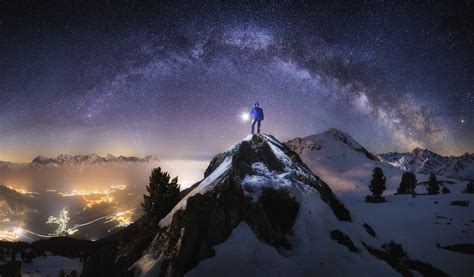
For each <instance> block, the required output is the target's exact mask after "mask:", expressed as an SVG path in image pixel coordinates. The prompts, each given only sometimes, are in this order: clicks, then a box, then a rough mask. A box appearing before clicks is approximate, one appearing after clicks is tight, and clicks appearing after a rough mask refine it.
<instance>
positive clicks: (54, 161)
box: [0, 154, 160, 167]
mask: <svg viewBox="0 0 474 277" xmlns="http://www.w3.org/2000/svg"><path fill="white" fill-rule="evenodd" d="M159 161H160V160H159V159H158V158H157V157H156V156H154V155H149V156H146V157H144V158H138V157H133V156H130V157H126V156H118V157H117V156H114V155H111V154H108V155H107V156H105V157H102V156H99V155H96V154H87V155H69V154H61V155H59V156H57V157H56V158H49V157H44V156H41V155H40V156H37V157H36V158H34V159H33V160H32V161H31V162H30V163H12V162H2V161H0V167H18V166H20V167H21V166H23V167H25V166H39V167H44V166H48V167H56V166H91V165H105V164H122V163H125V164H130V163H149V162H159Z"/></svg>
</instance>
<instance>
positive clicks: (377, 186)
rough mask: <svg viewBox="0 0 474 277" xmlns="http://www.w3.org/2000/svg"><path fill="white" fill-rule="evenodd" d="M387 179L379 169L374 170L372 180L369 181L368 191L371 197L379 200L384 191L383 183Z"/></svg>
mask: <svg viewBox="0 0 474 277" xmlns="http://www.w3.org/2000/svg"><path fill="white" fill-rule="evenodd" d="M386 180H387V178H386V177H385V176H384V174H383V170H382V169H381V168H380V167H376V168H374V171H373V173H372V180H371V181H370V186H369V189H370V191H371V192H372V196H373V197H375V198H380V197H381V196H382V193H383V191H384V190H385V182H386Z"/></svg>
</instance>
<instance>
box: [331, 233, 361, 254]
mask: <svg viewBox="0 0 474 277" xmlns="http://www.w3.org/2000/svg"><path fill="white" fill-rule="evenodd" d="M331 238H332V239H333V240H335V241H337V243H339V244H342V245H344V246H345V247H347V249H349V251H351V252H353V253H358V252H359V249H358V248H357V247H356V246H355V245H354V243H353V242H352V240H351V238H350V237H349V236H348V235H346V234H344V233H343V232H342V231H341V230H333V231H331Z"/></svg>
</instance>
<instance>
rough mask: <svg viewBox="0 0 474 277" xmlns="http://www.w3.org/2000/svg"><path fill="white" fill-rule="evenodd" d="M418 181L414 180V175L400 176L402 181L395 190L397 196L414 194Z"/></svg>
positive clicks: (408, 173)
mask: <svg viewBox="0 0 474 277" xmlns="http://www.w3.org/2000/svg"><path fill="white" fill-rule="evenodd" d="M417 182H418V180H417V179H416V175H415V174H413V173H412V172H404V173H403V175H402V180H401V182H400V186H399V187H398V189H397V193H398V194H415V188H416V183H417Z"/></svg>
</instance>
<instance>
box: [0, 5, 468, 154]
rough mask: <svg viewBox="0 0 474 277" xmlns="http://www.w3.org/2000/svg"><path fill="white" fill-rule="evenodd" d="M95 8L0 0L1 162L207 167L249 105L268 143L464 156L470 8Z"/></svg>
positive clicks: (245, 128)
mask: <svg viewBox="0 0 474 277" xmlns="http://www.w3.org/2000/svg"><path fill="white" fill-rule="evenodd" d="M16 2H23V4H17V3H16ZM104 2H105V1H104ZM108 2H110V3H109V4H106V3H100V2H99V1H56V2H48V1H0V160H10V161H27V160H31V159H32V158H33V157H35V156H36V155H39V154H42V155H46V156H56V155H57V154H60V153H71V154H87V153H97V154H107V153H112V154H116V155H118V154H125V155H137V156H141V155H146V154H156V155H157V156H158V157H160V158H162V159H170V160H172V159H178V160H179V159H183V160H209V159H210V158H212V156H213V155H214V154H216V153H217V152H219V151H222V150H224V149H225V148H226V147H228V146H229V145H231V144H232V143H235V142H237V141H239V140H240V139H242V138H243V137H244V136H246V135H247V133H248V132H249V131H250V126H249V123H248V122H242V120H241V118H240V116H241V114H242V113H243V112H245V111H248V110H249V109H250V108H251V107H252V105H253V103H254V102H255V101H259V102H260V104H261V107H262V108H263V109H264V111H265V121H264V122H263V124H262V131H263V132H265V133H271V134H273V135H275V136H276V137H277V138H278V139H280V140H281V141H285V140H287V139H291V138H294V137H296V136H300V137H301V136H307V135H311V134H315V133H319V132H322V131H325V130H326V129H328V128H331V127H335V128H338V129H341V130H343V131H345V132H347V133H349V134H351V135H352V136H353V137H354V138H355V139H356V140H358V141H359V142H360V143H361V144H363V145H365V146H367V148H368V149H369V150H371V151H373V152H378V153H379V152H388V151H411V150H412V149H413V148H415V147H417V146H420V147H426V148H428V149H430V150H433V151H436V152H439V153H442V154H453V155H459V154H462V153H464V152H474V128H473V127H474V112H473V108H472V107H473V106H474V74H473V72H474V53H473V49H474V47H473V46H474V43H473V38H474V35H473V31H472V30H474V26H473V25H474V24H473V12H472V11H473V5H474V4H473V3H471V2H470V1H467V2H465V3H462V4H457V5H453V4H452V3H451V4H448V3H447V2H454V1H444V2H445V3H444V4H440V3H434V2H431V3H429V2H428V3H425V4H420V3H418V4H414V3H410V2H413V1H407V2H405V3H403V1H383V2H382V1H377V3H375V2H371V1H364V3H362V2H363V1H354V3H346V2H341V1H322V3H315V2H313V1H311V3H309V1H308V2H307V3H305V2H302V1H298V2H295V3H292V4H288V3H285V4H282V3H276V2H273V3H270V2H268V3H265V4H262V3H260V4H251V5H245V6H244V5H237V4H235V5H230V4H227V5H224V4H219V5H218V4H215V3H213V4H205V3H203V2H198V1H196V2H189V1H186V2H183V3H177V2H180V1H175V2H174V3H172V2H170V3H164V2H161V3H159V2H154V1H143V2H141V3H139V2H138V1H136V2H135V1H133V2H130V1H108ZM259 2H260V1H259ZM326 2H334V3H326ZM358 2H361V3H358ZM66 3H67V4H66ZM111 3H113V4H111Z"/></svg>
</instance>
